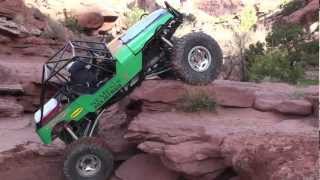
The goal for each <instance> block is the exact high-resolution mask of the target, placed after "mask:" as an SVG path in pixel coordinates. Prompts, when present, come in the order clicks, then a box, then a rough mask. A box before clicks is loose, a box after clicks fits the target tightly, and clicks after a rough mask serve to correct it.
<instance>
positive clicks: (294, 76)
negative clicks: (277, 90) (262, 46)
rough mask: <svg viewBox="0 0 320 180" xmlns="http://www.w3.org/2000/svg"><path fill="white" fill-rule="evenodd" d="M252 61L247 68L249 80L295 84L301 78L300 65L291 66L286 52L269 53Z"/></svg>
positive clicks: (257, 56)
mask: <svg viewBox="0 0 320 180" xmlns="http://www.w3.org/2000/svg"><path fill="white" fill-rule="evenodd" d="M253 59H254V60H253V63H252V65H251V66H250V67H249V68H248V71H249V78H250V80H253V81H258V82H259V81H262V80H271V81H284V82H289V83H294V84H295V83H297V82H298V81H299V80H300V79H301V78H302V77H303V68H302V66H301V65H300V64H295V65H294V66H292V65H291V64H290V61H288V53H286V52H280V51H269V52H267V53H266V54H265V55H256V56H254V57H253Z"/></svg>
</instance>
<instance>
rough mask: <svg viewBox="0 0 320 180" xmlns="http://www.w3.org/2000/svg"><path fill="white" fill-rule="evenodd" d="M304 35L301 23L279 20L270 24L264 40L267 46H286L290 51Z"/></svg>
mask: <svg viewBox="0 0 320 180" xmlns="http://www.w3.org/2000/svg"><path fill="white" fill-rule="evenodd" d="M304 35H305V33H304V31H303V27H302V26H301V25H298V24H290V23H284V22H279V23H275V24H274V25H273V26H272V30H271V32H270V33H268V35H267V37H266V42H267V46H268V47H278V48H286V49H287V50H289V51H291V50H293V49H294V48H295V47H296V45H297V43H299V42H301V41H302V40H303V36H304Z"/></svg>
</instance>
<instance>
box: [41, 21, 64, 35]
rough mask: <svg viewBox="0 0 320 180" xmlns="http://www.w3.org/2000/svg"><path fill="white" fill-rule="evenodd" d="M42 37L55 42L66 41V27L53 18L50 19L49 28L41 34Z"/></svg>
mask: <svg viewBox="0 0 320 180" xmlns="http://www.w3.org/2000/svg"><path fill="white" fill-rule="evenodd" d="M41 36H42V37H45V38H48V39H54V40H66V38H67V37H66V32H65V26H64V25H63V24H62V23H60V22H58V21H55V20H53V19H52V18H48V26H47V27H46V29H45V30H44V31H43V32H42V34H41Z"/></svg>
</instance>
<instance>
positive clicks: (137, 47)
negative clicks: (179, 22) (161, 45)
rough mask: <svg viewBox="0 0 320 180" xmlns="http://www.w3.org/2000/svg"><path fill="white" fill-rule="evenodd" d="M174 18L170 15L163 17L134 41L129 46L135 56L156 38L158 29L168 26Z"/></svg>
mask: <svg viewBox="0 0 320 180" xmlns="http://www.w3.org/2000/svg"><path fill="white" fill-rule="evenodd" d="M172 18H173V15H172V14H170V13H167V14H165V15H163V16H161V17H160V18H159V19H158V20H157V21H155V22H154V23H152V24H151V25H150V26H149V27H148V28H146V29H145V30H144V31H143V32H142V33H141V34H140V35H139V36H137V37H135V38H134V39H132V40H131V41H130V42H129V43H128V44H127V46H128V47H129V48H130V49H131V50H132V52H133V53H134V54H136V53H138V52H140V51H141V49H142V48H143V47H144V45H145V44H146V43H147V42H148V41H149V40H150V39H151V38H152V37H153V36H154V34H155V32H156V31H157V30H158V28H160V27H161V26H162V25H164V24H166V23H167V22H168V21H169V20H170V19H172Z"/></svg>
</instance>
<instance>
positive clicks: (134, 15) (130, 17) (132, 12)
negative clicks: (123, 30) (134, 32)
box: [124, 7, 146, 28]
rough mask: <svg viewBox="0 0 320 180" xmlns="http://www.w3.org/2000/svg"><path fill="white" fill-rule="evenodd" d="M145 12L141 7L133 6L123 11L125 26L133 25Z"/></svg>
mask: <svg viewBox="0 0 320 180" xmlns="http://www.w3.org/2000/svg"><path fill="white" fill-rule="evenodd" d="M145 14H146V12H145V11H144V10H143V9H140V8H137V7H133V8H132V9H129V10H128V11H127V12H125V13H124V16H125V17H126V19H125V25H126V27H127V28H129V27H131V26H132V25H134V24H135V23H136V22H138V21H139V20H140V19H141V17H143V15H145Z"/></svg>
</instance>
